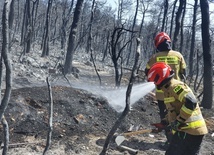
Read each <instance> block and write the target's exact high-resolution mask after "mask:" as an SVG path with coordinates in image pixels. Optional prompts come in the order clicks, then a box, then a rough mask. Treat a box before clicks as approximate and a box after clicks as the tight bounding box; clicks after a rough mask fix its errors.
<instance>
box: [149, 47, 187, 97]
mask: <svg viewBox="0 0 214 155" xmlns="http://www.w3.org/2000/svg"><path fill="white" fill-rule="evenodd" d="M156 62H165V63H167V64H168V65H169V66H170V67H171V68H172V69H173V70H174V72H175V76H174V78H175V79H178V80H180V77H179V75H180V74H183V73H182V71H183V70H185V69H186V63H185V60H184V58H183V56H182V54H181V53H180V52H177V51H173V50H170V51H161V52H158V53H156V54H154V55H153V56H152V57H151V58H150V60H149V61H148V63H147V65H146V68H147V69H150V67H151V66H152V65H153V64H154V63H156ZM156 98H157V100H161V101H163V100H164V95H163V92H161V91H160V90H158V89H156Z"/></svg>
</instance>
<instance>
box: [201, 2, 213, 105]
mask: <svg viewBox="0 0 214 155" xmlns="http://www.w3.org/2000/svg"><path fill="white" fill-rule="evenodd" d="M200 5H201V14H202V24H201V29H202V45H203V59H204V90H203V92H204V95H203V99H202V106H203V107H204V108H207V109H211V108H212V101H213V82H212V76H213V69H212V53H211V47H210V42H211V39H210V32H209V30H210V28H209V27H210V16H209V4H208V1H207V0H200Z"/></svg>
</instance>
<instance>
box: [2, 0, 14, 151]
mask: <svg viewBox="0 0 214 155" xmlns="http://www.w3.org/2000/svg"><path fill="white" fill-rule="evenodd" d="M10 5H11V0H5V2H4V7H3V12H2V52H1V62H0V64H1V68H0V70H1V71H0V73H1V74H0V86H1V83H2V70H3V65H2V64H3V62H2V61H4V65H5V68H6V79H5V81H6V89H5V93H4V96H3V98H2V100H1V104H0V120H1V122H2V124H3V127H4V150H3V155H6V154H7V149H8V143H9V129H8V124H7V120H6V119H5V118H3V117H4V112H5V110H6V108H7V105H8V102H9V99H10V94H11V83H12V74H11V64H10V58H9V56H8V52H9V24H8V19H9V12H10ZM0 99H1V96H0Z"/></svg>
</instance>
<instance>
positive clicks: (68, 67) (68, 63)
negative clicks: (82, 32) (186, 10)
mask: <svg viewBox="0 0 214 155" xmlns="http://www.w3.org/2000/svg"><path fill="white" fill-rule="evenodd" d="M83 1H84V0H78V1H77V3H76V8H75V11H74V19H73V22H72V25H71V30H70V34H69V39H68V47H67V53H66V58H65V64H64V74H69V73H71V72H72V61H73V55H74V48H75V44H76V34H77V26H78V23H79V19H80V14H81V10H82V6H83Z"/></svg>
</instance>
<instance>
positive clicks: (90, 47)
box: [87, 0, 102, 86]
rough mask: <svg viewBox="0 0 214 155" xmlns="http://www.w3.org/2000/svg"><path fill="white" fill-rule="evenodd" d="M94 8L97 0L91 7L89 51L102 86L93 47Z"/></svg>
mask: <svg viewBox="0 0 214 155" xmlns="http://www.w3.org/2000/svg"><path fill="white" fill-rule="evenodd" d="M94 10H95V0H93V1H92V7H91V19H90V23H89V36H88V44H87V51H88V50H89V51H90V55H91V61H92V63H93V66H94V69H95V72H96V74H97V77H98V79H99V82H100V86H101V84H102V82H101V78H100V75H99V73H98V71H97V67H96V64H95V61H94V57H93V47H92V40H93V37H92V25H93V21H94Z"/></svg>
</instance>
